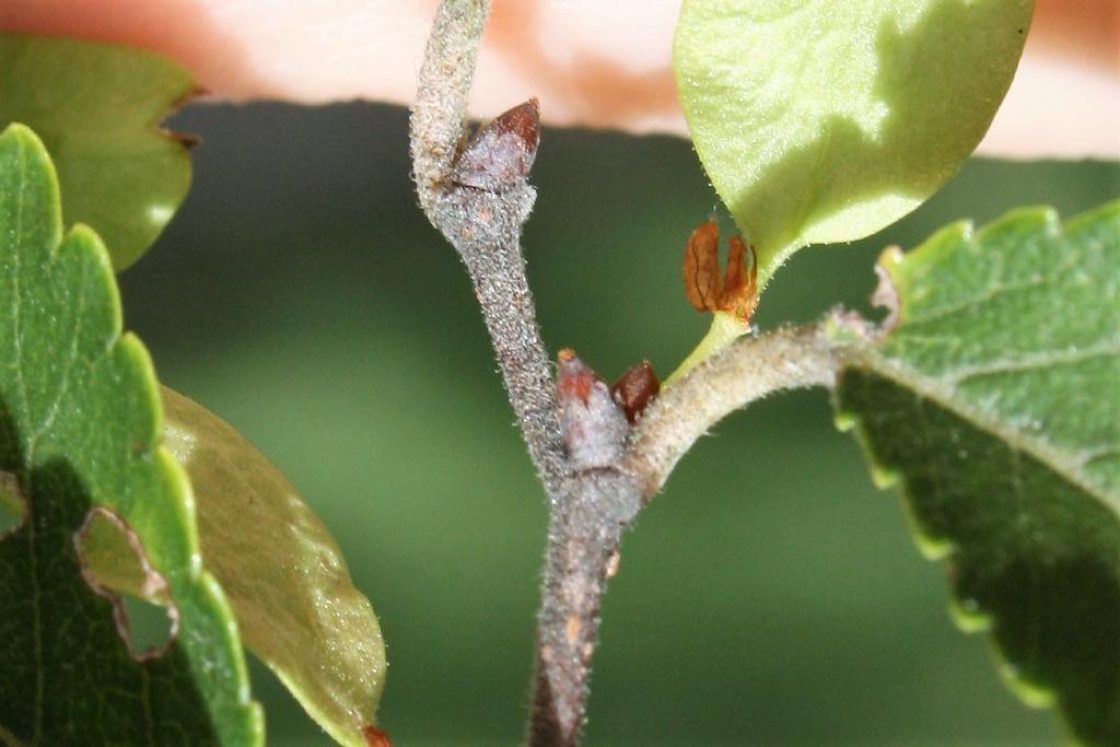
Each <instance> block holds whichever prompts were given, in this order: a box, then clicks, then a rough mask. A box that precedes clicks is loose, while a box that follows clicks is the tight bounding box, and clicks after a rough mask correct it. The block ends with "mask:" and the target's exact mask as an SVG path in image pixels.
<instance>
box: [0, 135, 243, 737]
mask: <svg viewBox="0 0 1120 747" xmlns="http://www.w3.org/2000/svg"><path fill="white" fill-rule="evenodd" d="M0 298H2V299H3V301H4V302H3V304H2V305H0V473H6V475H7V477H6V478H5V479H4V480H3V482H4V484H5V485H6V486H7V487H6V488H5V492H7V493H9V494H11V493H13V492H15V491H18V493H19V496H18V499H19V503H21V504H22V516H21V521H20V523H19V524H18V526H16V527H15V528H13V529H11V530H10V531H9V532H7V533H6V534H4V535H3V536H0V673H2V675H0V740H3V741H5V742H15V743H27V744H36V745H37V744H46V745H54V744H72V743H75V742H79V741H80V742H85V743H96V744H151V743H158V744H171V743H175V744H182V743H189V744H213V743H221V744H227V745H252V744H257V743H259V742H260V741H261V736H262V731H263V729H262V723H261V721H262V719H261V713H260V709H259V707H258V706H257V705H256V704H254V703H252V702H251V701H250V700H249V690H248V681H247V676H246V672H245V663H244V658H243V655H242V651H241V647H240V642H239V641H238V639H237V634H236V624H235V623H234V621H233V616H232V613H231V612H230V610H229V607H228V605H227V603H226V600H225V597H224V595H223V594H222V590H221V588H220V587H219V586H218V583H217V582H216V581H215V580H214V578H213V577H212V576H211V575H210V573H209V572H208V571H207V570H206V569H205V568H204V567H203V565H202V564H201V563H200V562H199V548H198V540H197V535H196V532H195V527H194V516H193V502H192V499H191V491H190V484H189V482H188V481H187V477H186V474H185V473H184V471H183V470H182V468H181V467H180V466H179V464H178V463H177V462H176V461H175V459H174V457H172V455H171V453H170V452H169V451H168V450H167V448H166V447H164V446H163V445H162V443H161V434H162V428H163V423H162V417H163V416H162V411H161V406H160V399H159V393H158V390H157V384H156V380H155V375H154V373H153V370H152V366H151V361H150V360H149V358H148V354H147V352H146V351H145V349H144V347H143V345H142V344H141V343H140V341H139V340H138V339H137V338H136V337H134V336H132V335H129V334H122V331H121V315H120V301H119V297H118V295H117V288H116V284H115V282H114V278H113V273H112V268H111V267H110V264H109V256H108V253H107V252H106V250H105V248H104V246H103V245H102V244H101V241H100V239H99V238H98V237H97V236H96V235H95V234H94V233H93V232H92V231H90V230H89V229H88V228H86V227H82V226H79V227H77V228H75V229H73V230H72V231H71V232H70V233H68V234H67V235H65V236H63V234H62V214H61V209H60V205H59V193H58V183H57V180H56V178H55V173H54V169H53V167H52V164H51V162H50V159H49V158H48V156H47V152H46V150H45V148H44V147H43V145H42V143H41V142H40V141H39V140H38V138H37V137H36V136H35V135H34V134H33V133H32V132H31V131H30V130H29V129H27V128H26V127H23V126H21V125H12V126H11V127H9V128H8V129H7V130H6V131H5V132H4V134H3V135H0ZM10 498H11V495H9V499H10ZM91 515H94V516H112V517H115V519H116V520H119V521H120V522H121V523H123V525H124V526H125V528H126V529H127V530H128V531H129V532H130V533H131V534H132V536H133V538H134V539H135V542H136V545H137V546H138V549H139V550H140V551H142V553H143V556H144V558H145V560H146V561H147V563H148V564H149V566H150V570H151V574H150V580H151V581H152V582H156V581H158V582H160V583H162V584H163V585H164V588H165V597H166V598H167V599H168V600H169V602H170V604H171V605H173V609H174V610H175V614H176V617H177V620H178V623H177V626H178V627H177V630H176V631H175V633H174V635H173V636H172V639H171V641H170V642H169V643H168V645H167V647H166V649H165V650H163V651H157V652H154V653H151V654H149V655H148V656H145V657H140V658H135V657H133V656H131V655H130V652H129V650H128V647H127V646H126V643H125V642H124V640H122V637H123V633H124V631H118V629H117V627H116V626H115V624H114V619H113V604H112V602H111V599H110V598H109V597H108V595H107V594H103V593H99V592H95V591H94V590H93V589H92V588H91V586H90V584H89V583H87V581H86V580H85V578H84V577H83V573H82V570H83V569H82V567H81V562H80V561H81V557H80V553H79V550H78V545H77V540H78V539H79V536H78V535H80V530H81V527H82V525H83V523H84V522H86V521H87V520H88V519H89V518H90V517H91ZM118 601H119V600H118Z"/></svg>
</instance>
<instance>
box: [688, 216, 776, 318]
mask: <svg viewBox="0 0 1120 747" xmlns="http://www.w3.org/2000/svg"><path fill="white" fill-rule="evenodd" d="M683 271H684V294H685V296H686V297H687V298H688V301H689V303H691V304H692V306H693V308H695V309H696V310H697V311H725V312H728V313H731V314H734V315H735V317H736V318H737V319H738V320H740V321H741V322H743V323H744V324H745V323H747V322H749V321H750V319H751V316H753V315H754V311H755V308H757V306H758V262H757V257H756V255H755V251H754V247H753V246H750V245H749V244H747V243H746V242H744V241H743V238H742V237H741V236H732V237H731V241H730V242H729V244H728V253H727V272H726V273H725V274H724V275H723V277H722V278H721V276H720V271H719V226H718V225H717V224H716V222H715V220H714V219H711V218H709V219H708V220H707V221H706V222H704V223H702V224H701V225H699V226H697V227H696V229H695V230H694V231H693V232H692V235H691V236H689V237H688V243H687V244H686V245H685V249H684V263H683Z"/></svg>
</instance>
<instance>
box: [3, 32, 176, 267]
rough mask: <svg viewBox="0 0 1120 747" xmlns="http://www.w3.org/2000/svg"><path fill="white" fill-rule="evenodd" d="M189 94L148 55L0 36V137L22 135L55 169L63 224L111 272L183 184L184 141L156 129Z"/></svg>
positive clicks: (171, 68) (142, 246)
mask: <svg viewBox="0 0 1120 747" xmlns="http://www.w3.org/2000/svg"><path fill="white" fill-rule="evenodd" d="M193 91H194V83H193V81H192V80H191V77H190V75H189V74H188V73H187V72H186V71H185V70H184V69H183V68H181V67H179V66H178V65H177V64H175V63H174V62H172V61H170V60H168V59H166V58H164V57H160V56H159V55H156V54H154V53H152V52H148V51H146V50H142V49H137V48H135V47H126V46H120V45H115V44H102V43H97V42H87V41H78V40H76V39H54V38H47V37H36V36H20V35H6V36H5V35H0V129H2V128H3V127H5V126H6V125H8V124H10V123H12V122H21V123H23V124H25V125H27V126H28V127H31V128H32V129H33V130H34V131H35V132H36V133H37V134H38V135H39V136H40V137H41V138H42V140H43V142H44V143H45V144H46V146H47V150H48V151H49V152H50V154H51V158H52V159H53V161H54V163H55V167H56V169H57V170H58V180H59V183H60V184H61V187H62V193H63V194H64V195H66V202H65V204H64V205H63V211H64V212H63V217H64V225H72V224H74V223H85V224H87V225H89V226H91V227H92V228H93V229H94V230H95V231H96V232H97V233H98V234H99V235H100V236H101V237H102V239H104V241H105V243H106V244H107V245H108V246H109V252H110V256H111V258H112V261H113V267H114V268H115V269H117V270H121V269H123V268H125V267H127V266H128V265H130V264H132V263H133V262H135V261H136V260H137V259H139V258H140V256H141V255H142V254H143V253H144V252H145V251H147V249H148V247H149V246H151V245H152V243H153V242H154V241H155V240H156V238H157V237H158V236H159V234H160V232H161V231H163V228H164V226H166V225H167V222H168V221H170V220H171V216H173V215H174V214H175V211H176V210H177V209H178V208H179V205H180V203H182V201H183V198H184V197H185V196H186V194H187V188H188V187H189V186H190V181H191V163H190V158H189V156H188V155H187V146H188V145H189V142H188V141H185V140H184V139H183V138H181V137H178V136H176V135H174V134H173V133H170V132H167V131H165V130H162V129H160V127H159V122H160V120H162V119H163V118H164V117H166V116H167V115H168V113H169V112H170V110H171V109H173V108H174V107H175V106H177V105H178V104H179V103H180V102H181V101H183V100H184V99H185V98H186V97H187V96H189V95H190V94H191V93H192V92H193Z"/></svg>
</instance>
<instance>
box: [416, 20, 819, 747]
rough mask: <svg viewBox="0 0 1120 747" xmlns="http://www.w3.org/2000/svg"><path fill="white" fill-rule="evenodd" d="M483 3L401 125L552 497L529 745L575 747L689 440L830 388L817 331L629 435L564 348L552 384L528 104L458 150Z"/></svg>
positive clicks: (452, 26) (734, 348)
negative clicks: (625, 584) (533, 241)
mask: <svg viewBox="0 0 1120 747" xmlns="http://www.w3.org/2000/svg"><path fill="white" fill-rule="evenodd" d="M488 8H489V3H488V2H486V1H485V0H445V2H444V3H443V4H442V5H441V6H440V8H439V10H438V11H437V15H436V20H435V23H434V26H433V30H432V36H431V38H430V40H429V42H428V48H427V51H426V53H425V58H424V63H423V66H422V68H421V73H420V90H419V94H418V98H417V103H416V106H415V107H414V109H413V112H412V119H411V133H410V134H411V151H412V158H413V175H414V177H415V179H416V186H417V192H418V194H419V196H420V204H421V206H422V207H423V209H424V212H425V214H426V215H427V216H428V218H429V220H431V221H432V224H433V225H434V226H435V227H436V228H437V229H439V231H440V232H441V233H443V235H444V236H445V237H446V238H447V239H448V241H450V242H451V244H452V245H453V246H454V247H455V249H456V250H457V251H458V253H459V256H460V257H461V258H462V260H463V262H464V264H465V265H466V267H467V271H468V273H469V274H470V277H471V282H472V283H473V285H474V288H475V293H476V295H477V296H478V300H479V304H480V305H481V307H482V312H483V317H484V319H485V321H486V326H487V329H488V331H489V333H490V338H491V341H492V343H493V346H494V350H495V352H496V354H497V358H498V363H499V365H500V367H501V370H502V375H503V379H504V381H505V385H506V390H507V392H508V394H509V399H510V403H511V404H512V406H513V409H514V412H515V413H516V414H517V420H518V424H519V426H520V428H521V432H522V435H523V437H524V439H525V442H526V444H527V445H528V448H529V453H530V456H531V457H532V459H533V462H534V464H535V465H536V467H537V471H538V473H539V475H540V478H541V481H542V483H543V484H544V487H545V490H546V492H547V493H548V496H549V498H550V512H549V533H548V551H547V555H546V560H545V568H544V579H543V582H542V589H541V609H540V613H539V615H538V618H537V668H536V673H535V675H534V680H533V698H532V713H531V715H530V721H529V741H530V743H531V744H532V745H534V746H536V745H540V746H542V747H543V746H544V745H549V746H552V745H575V744H578V743H579V740H580V738H581V736H582V731H583V725H584V721H585V713H586V704H587V695H588V683H589V680H590V672H591V658H592V655H593V653H594V649H595V643H596V639H597V635H598V628H599V605H600V601H601V599H602V596H603V593H604V591H605V590H606V582H607V579H608V578H610V576H612V575H613V571H614V569H615V568H617V560H618V552H619V543H620V540H621V536H622V532H623V531H624V530H625V529H626V528H627V527H628V526H630V525H631V524H632V523H633V521H634V519H635V518H636V517H637V514H638V512H639V511H640V510H641V508H642V506H643V505H644V503H645V502H646V501H647V500H648V499H649V497H650V496H652V495H653V494H654V493H655V492H657V490H658V489H660V487H661V485H662V484H663V483H664V481H665V479H666V478H667V477H668V474H669V472H670V471H671V470H672V468H673V465H675V464H676V462H677V460H678V459H679V458H680V456H681V455H682V454H683V453H684V452H685V451H687V449H688V448H689V447H690V446H691V445H692V443H693V442H695V440H696V439H697V438H698V437H699V436H700V435H702V434H703V433H704V432H705V431H706V430H707V429H708V428H710V427H711V426H712V425H714V424H715V423H716V421H718V420H719V419H720V418H722V417H723V416H724V415H726V414H727V413H729V412H731V411H732V410H734V409H737V408H739V407H742V406H743V405H745V404H747V403H748V402H750V401H752V400H754V399H757V398H759V397H761V396H764V395H766V394H768V393H770V392H772V391H776V390H778V389H785V388H790V387H798V386H809V385H811V384H830V383H831V381H832V378H833V363H832V360H831V357H830V353H829V347H828V343H827V342H826V340H825V338H824V335H823V333H821V332H820V331H819V330H818V329H817V328H801V329H793V330H780V331H778V332H775V333H771V334H769V335H764V336H762V337H757V338H749V339H746V340H743V341H741V342H739V343H736V344H733V345H731V346H729V347H728V348H727V349H726V350H724V352H722V353H720V354H719V355H717V356H715V357H713V358H712V359H710V360H709V361H706V362H704V363H702V364H700V365H698V366H697V367H696V368H695V369H693V370H692V371H691V372H690V373H689V374H688V375H686V376H685V377H683V378H682V379H681V380H680V381H679V382H678V383H676V384H675V385H674V386H672V387H669V388H668V389H667V390H666V391H665V393H663V394H662V396H661V398H660V399H658V400H655V401H654V403H653V404H652V405H651V406H650V407H649V408H648V409H647V411H646V413H645V415H644V417H643V418H642V419H641V420H640V421H639V422H638V424H637V425H636V426H635V427H634V429H633V430H631V427H630V425H629V424H628V422H627V418H626V413H624V412H623V410H622V409H621V408H620V407H619V406H618V404H616V403H615V401H614V399H613V397H612V396H611V394H610V392H609V390H608V389H607V387H606V385H605V384H603V382H602V381H600V380H599V378H598V377H597V376H595V374H594V372H593V371H591V369H589V368H588V367H587V366H585V365H584V364H583V363H582V361H580V360H579V359H578V358H576V357H575V354H574V353H571V352H570V351H566V352H564V353H562V354H561V356H560V364H559V377H558V380H557V381H556V382H555V383H554V382H553V379H552V372H551V364H550V362H549V360H548V357H547V354H546V353H545V348H544V344H543V343H542V341H541V338H540V332H539V330H538V328H537V323H536V310H535V307H534V304H533V298H532V295H531V294H530V292H529V287H528V283H527V281H526V278H525V263H524V259H523V257H522V253H521V245H520V237H521V227H522V225H523V224H524V222H525V220H526V218H527V217H528V215H529V211H530V210H531V209H532V206H533V201H534V200H535V198H536V192H535V191H534V189H533V188H532V187H530V186H529V184H528V182H527V180H526V179H527V176H528V172H529V167H530V166H531V164H532V161H533V157H534V155H535V152H536V146H537V139H538V122H537V104H536V101H535V100H534V101H530V102H527V103H525V104H522V105H521V106H519V107H515V108H514V109H511V110H510V111H509V112H506V113H505V114H503V115H502V116H501V117H498V118H497V119H496V120H494V121H493V122H491V123H490V124H488V125H486V126H485V127H483V128H481V129H480V130H479V131H478V132H477V133H476V134H475V135H474V137H473V138H471V139H470V140H469V141H468V142H466V143H464V137H463V135H464V130H463V120H464V113H465V108H466V100H467V92H468V90H469V88H470V83H471V78H472V77H473V75H474V67H475V61H476V59H477V54H478V44H479V41H480V39H481V36H482V29H483V25H484V23H485V20H486V15H487V12H488Z"/></svg>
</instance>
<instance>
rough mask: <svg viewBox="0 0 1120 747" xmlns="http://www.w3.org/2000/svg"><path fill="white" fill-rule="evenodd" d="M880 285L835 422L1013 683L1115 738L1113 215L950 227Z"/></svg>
mask: <svg viewBox="0 0 1120 747" xmlns="http://www.w3.org/2000/svg"><path fill="white" fill-rule="evenodd" d="M883 272H884V274H885V275H886V278H885V285H884V287H883V288H882V289H881V293H880V297H881V298H884V299H889V300H890V302H891V303H890V305H892V306H893V307H894V311H895V313H896V314H897V318H896V319H890V320H888V325H890V324H893V325H895V326H894V327H893V329H889V330H888V332H887V334H886V335H885V338H884V339H882V340H881V341H880V342H879V343H877V344H876V345H873V346H871V347H870V348H865V347H864V346H861V345H857V346H856V347H855V350H854V351H853V352H852V353H851V358H850V359H849V365H848V367H847V368H846V369H845V370H844V371H843V373H842V375H841V377H840V380H839V383H838V386H837V391H836V398H837V407H838V410H839V413H840V415H839V417H840V421H841V423H842V424H845V425H852V424H854V425H855V427H856V429H857V433H858V435H859V438H860V440H861V441H862V442H863V444H864V445H865V447H866V449H867V451H868V455H869V458H870V459H871V461H872V463H873V469H874V473H875V475H876V476H877V478H878V481H879V482H880V483H884V484H886V483H891V482H894V481H896V480H898V481H900V482H901V484H902V487H903V490H904V492H905V494H906V496H907V498H908V503H909V508H910V512H911V514H912V517H913V520H914V526H915V531H916V533H917V535H918V538H919V541H920V543H921V546H922V547H923V549H924V550H925V551H926V552H927V553H928V554H929V555H930V556H932V557H943V558H945V559H946V561H947V563H948V567H949V577H950V582H951V584H952V587H953V593H954V597H955V608H956V611H957V612H958V619H959V620H960V622H961V623H962V625H963V626H964V627H965V628H966V629H989V630H990V631H991V633H992V636H993V638H994V639H995V641H996V643H997V644H998V647H999V649H1000V651H1001V652H1002V655H1003V659H1004V663H1003V665H1002V667H1003V673H1004V674H1005V675H1006V676H1007V678H1008V680H1009V681H1010V682H1012V683H1013V685H1014V686H1015V689H1016V690H1017V691H1018V692H1020V693H1021V694H1022V695H1024V697H1025V698H1026V699H1027V700H1028V701H1029V702H1032V703H1036V704H1048V703H1050V702H1056V703H1057V705H1058V707H1059V708H1060V709H1061V711H1062V712H1063V714H1064V715H1065V716H1066V718H1067V721H1068V722H1069V724H1070V725H1071V728H1072V730H1073V732H1074V734H1075V735H1076V736H1077V737H1078V738H1079V739H1082V740H1084V741H1087V742H1091V743H1097V744H1120V203H1114V204H1111V205H1108V206H1106V207H1104V208H1101V209H1098V210H1096V211H1094V212H1092V213H1089V214H1086V215H1083V216H1080V217H1078V218H1076V219H1074V220H1072V221H1070V222H1069V224H1068V225H1067V226H1066V227H1065V228H1064V230H1063V228H1062V227H1061V226H1060V224H1059V221H1058V218H1057V216H1056V215H1055V214H1054V212H1053V211H1050V210H1045V209H1029V210H1022V211H1019V212H1016V213H1013V214H1011V215H1009V216H1007V217H1006V218H1004V219H1002V220H1000V221H998V222H996V223H994V224H992V225H990V226H988V227H986V228H985V229H983V230H981V231H978V232H973V230H972V228H971V227H970V226H968V225H966V224H958V225H954V226H950V227H949V228H946V229H944V230H943V231H941V232H940V233H938V234H936V235H935V236H933V237H932V238H931V239H929V240H928V241H927V242H926V243H925V244H923V245H922V246H921V247H919V248H918V249H916V250H914V251H913V252H911V253H910V254H908V255H905V256H902V255H900V254H898V253H897V252H888V253H887V254H886V255H885V257H884V267H883Z"/></svg>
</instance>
